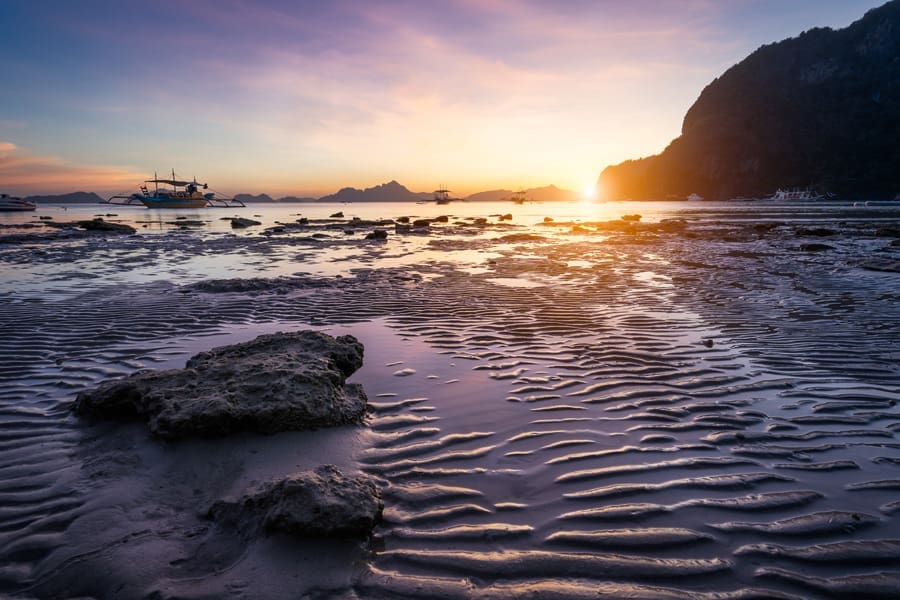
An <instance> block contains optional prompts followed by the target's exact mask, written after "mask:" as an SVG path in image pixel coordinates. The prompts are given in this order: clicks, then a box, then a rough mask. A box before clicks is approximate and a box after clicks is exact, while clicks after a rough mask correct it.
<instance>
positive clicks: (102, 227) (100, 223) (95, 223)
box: [76, 217, 137, 234]
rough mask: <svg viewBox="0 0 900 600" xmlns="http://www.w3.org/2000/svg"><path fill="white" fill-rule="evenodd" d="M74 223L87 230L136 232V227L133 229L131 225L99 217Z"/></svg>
mask: <svg viewBox="0 0 900 600" xmlns="http://www.w3.org/2000/svg"><path fill="white" fill-rule="evenodd" d="M76 224H77V225H78V226H79V227H81V228H82V229H86V230H88V231H106V232H109V233H125V234H132V233H137V229H135V228H134V227H132V226H131V225H125V224H123V223H110V222H109V221H104V220H103V219H102V218H100V217H97V218H96V219H91V220H89V221H77V223H76Z"/></svg>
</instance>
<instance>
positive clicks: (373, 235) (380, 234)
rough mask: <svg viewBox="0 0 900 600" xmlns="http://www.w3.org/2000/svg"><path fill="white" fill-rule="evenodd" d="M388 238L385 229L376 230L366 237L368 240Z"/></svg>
mask: <svg viewBox="0 0 900 600" xmlns="http://www.w3.org/2000/svg"><path fill="white" fill-rule="evenodd" d="M387 236H388V233H387V231H385V230H384V229H376V230H375V231H373V232H372V233H370V234H369V235H367V236H366V239H367V240H386V239H387Z"/></svg>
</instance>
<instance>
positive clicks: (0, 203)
mask: <svg viewBox="0 0 900 600" xmlns="http://www.w3.org/2000/svg"><path fill="white" fill-rule="evenodd" d="M35 209H37V204H35V203H34V202H31V201H29V200H24V199H22V198H18V197H16V196H10V195H9V194H0V210H2V211H14V210H35Z"/></svg>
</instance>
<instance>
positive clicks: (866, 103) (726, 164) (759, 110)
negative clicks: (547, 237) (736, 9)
mask: <svg viewBox="0 0 900 600" xmlns="http://www.w3.org/2000/svg"><path fill="white" fill-rule="evenodd" d="M598 183H599V184H600V185H601V190H602V192H603V193H604V194H605V195H606V197H608V198H611V199H624V198H633V199H636V200H647V199H664V198H666V197H670V196H682V197H683V196H687V195H688V194H691V193H699V194H700V195H702V196H704V197H706V198H708V199H709V198H716V199H727V198H730V197H733V196H738V195H741V196H755V197H759V196H767V195H770V194H772V192H774V191H775V190H776V189H777V188H785V187H795V186H796V187H807V186H810V187H814V188H817V189H819V190H820V191H829V192H835V193H837V194H838V195H839V196H840V197H845V198H863V197H864V198H893V197H894V195H895V194H896V193H897V192H900V0H894V1H892V2H889V3H887V4H885V5H884V6H881V7H879V8H877V9H873V10H871V11H869V12H868V13H866V15H865V16H864V17H863V18H862V19H860V20H858V21H856V22H855V23H853V24H852V25H850V26H849V27H847V28H845V29H841V30H837V31H834V30H831V29H828V28H824V29H821V28H817V29H812V30H810V31H807V32H805V33H803V34H801V35H800V36H798V37H796V38H790V39H787V40H784V41H782V42H778V43H775V44H769V45H766V46H762V47H761V48H759V49H758V50H757V51H756V52H754V53H753V54H751V55H750V56H748V57H747V58H746V59H744V60H743V61H742V62H740V63H739V64H737V65H735V66H733V67H731V68H730V69H728V70H727V71H726V72H725V73H724V74H723V75H722V76H721V77H719V78H717V79H716V80H714V81H713V82H712V83H710V84H709V85H708V86H706V88H705V89H704V90H703V92H702V93H701V94H700V97H699V98H698V99H697V101H696V102H695V103H694V105H693V106H691V108H690V109H689V110H688V112H687V114H686V115H685V117H684V123H683V125H682V128H681V136H680V137H678V138H676V139H675V140H673V141H672V142H671V143H670V144H669V146H668V147H667V148H666V149H665V150H664V151H663V152H662V153H661V154H658V155H655V156H650V157H647V158H642V159H638V160H630V161H626V162H624V163H621V164H619V165H616V166H609V167H607V168H606V169H604V170H603V172H602V173H601V175H600V179H599V181H598Z"/></svg>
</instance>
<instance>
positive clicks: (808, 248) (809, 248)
mask: <svg viewBox="0 0 900 600" xmlns="http://www.w3.org/2000/svg"><path fill="white" fill-rule="evenodd" d="M800 249H801V250H802V251H803V252H823V251H825V250H834V246H829V245H828V244H800Z"/></svg>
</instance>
